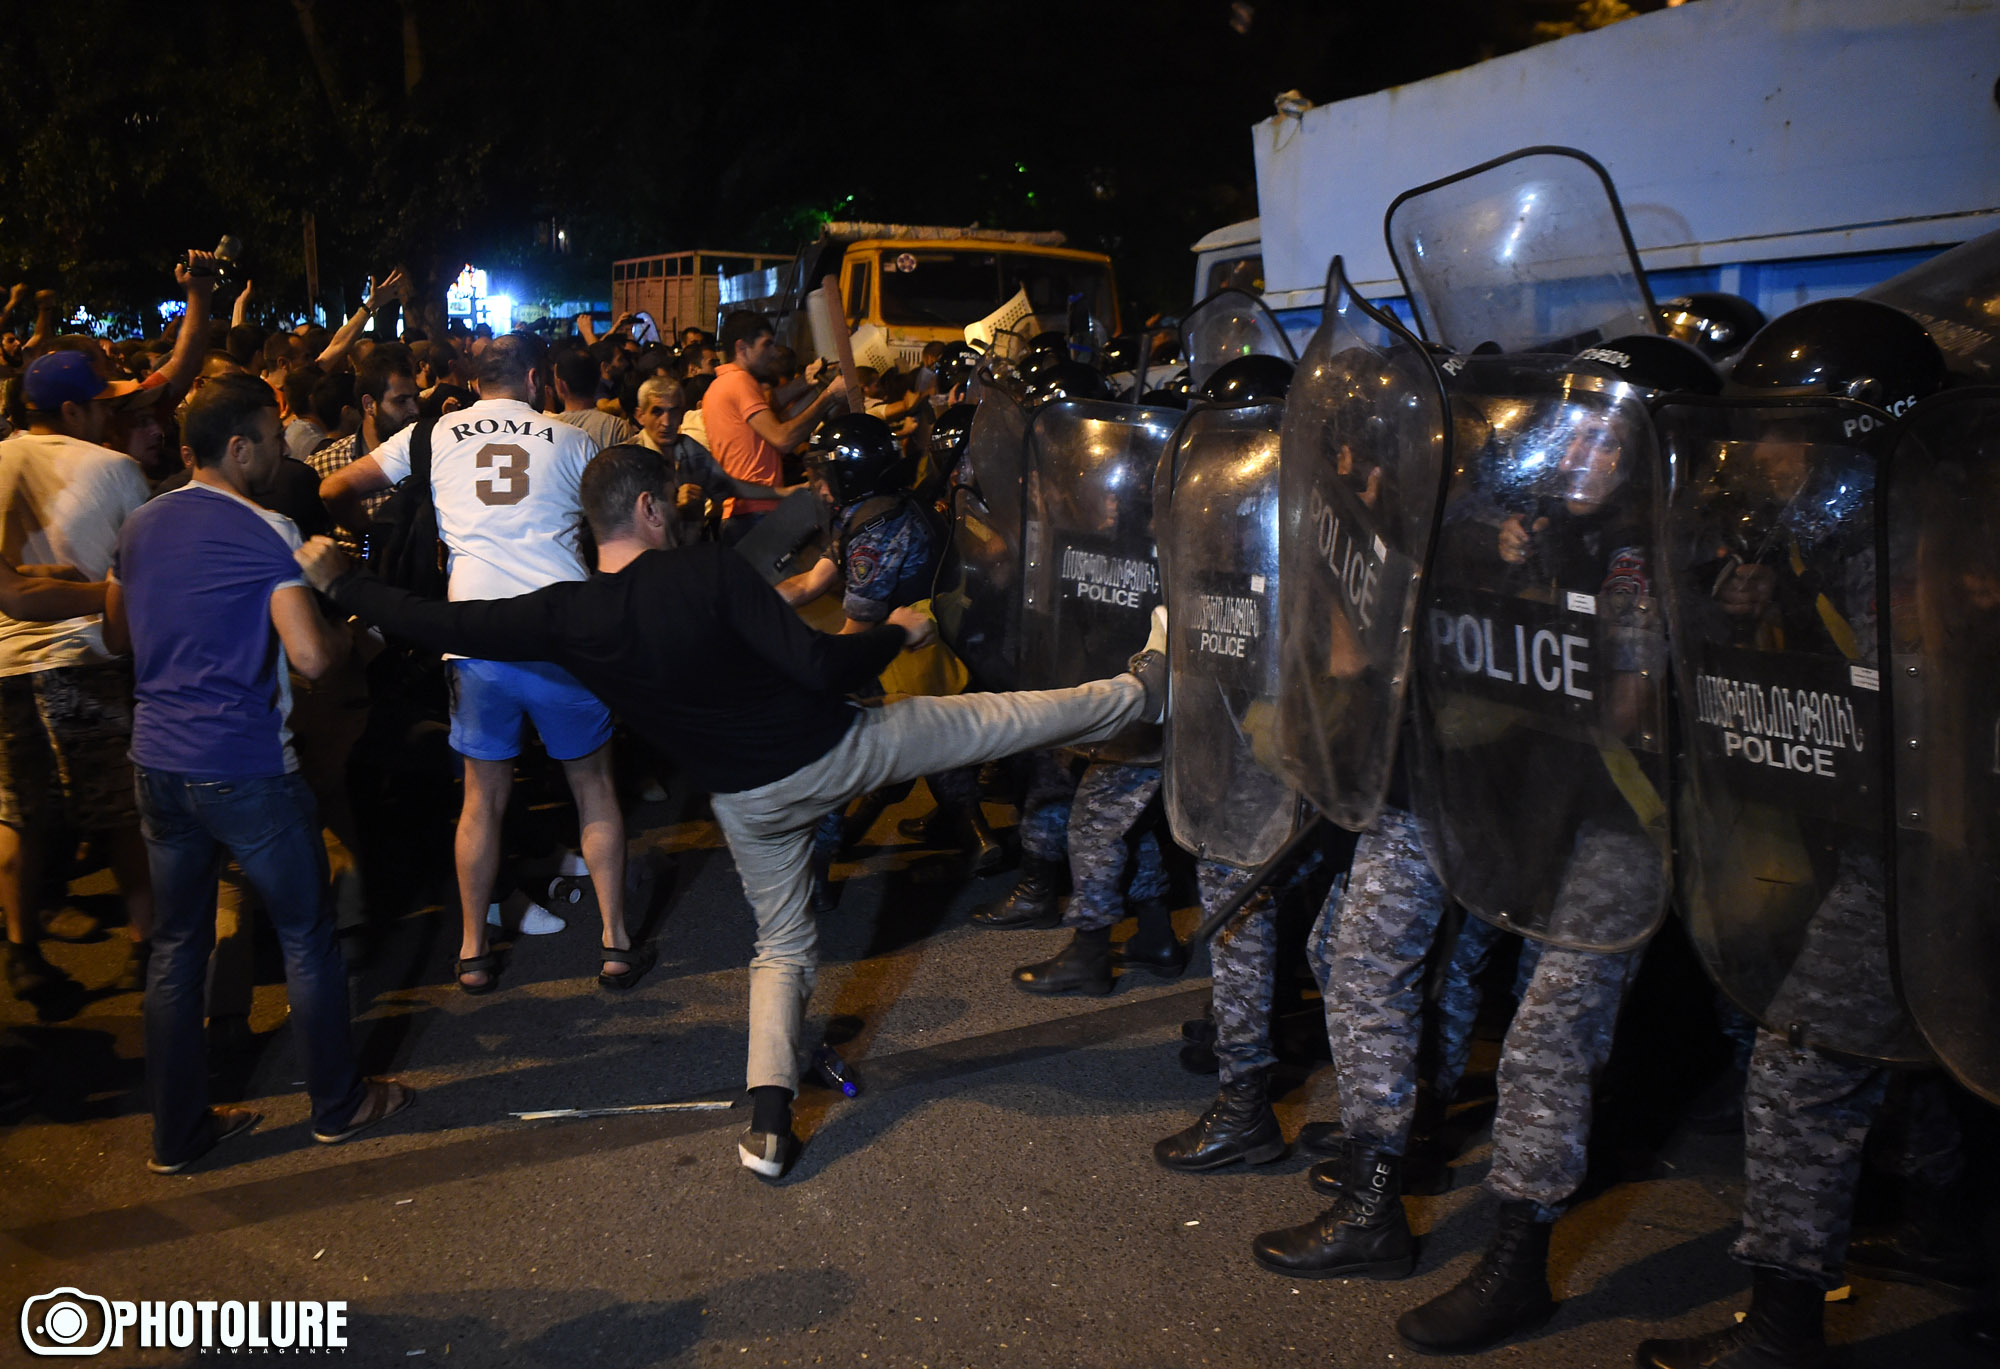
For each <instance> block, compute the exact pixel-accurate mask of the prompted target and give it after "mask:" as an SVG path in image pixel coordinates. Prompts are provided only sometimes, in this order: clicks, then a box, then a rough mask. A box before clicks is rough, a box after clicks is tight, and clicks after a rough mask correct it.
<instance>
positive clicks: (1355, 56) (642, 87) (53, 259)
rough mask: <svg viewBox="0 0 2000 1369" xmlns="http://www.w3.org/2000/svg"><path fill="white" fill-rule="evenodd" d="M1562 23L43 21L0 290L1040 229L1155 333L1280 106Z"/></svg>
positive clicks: (307, 2) (638, 2) (1273, 6)
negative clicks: (188, 260) (184, 267)
mask: <svg viewBox="0 0 2000 1369" xmlns="http://www.w3.org/2000/svg"><path fill="white" fill-rule="evenodd" d="M1646 7H1651V5H1650V4H1649V5H1647V6H1646ZM1575 12H1576V9H1575V0H1432V3H1429V4H1426V5H1420V6H1375V5H1363V4H1360V3H1342V2H1340V0H1259V2H1258V3H1256V4H1236V5H1233V6H1232V5H1230V4H1227V3H1223V0H1129V2H1121V3H1088V2H1087V0H1016V3H1014V4H1011V5H1008V6H994V5H992V4H990V3H986V2H985V0H931V3H928V4H924V5H909V4H903V3H897V2H895V0H891V2H889V3H883V4H879V5H876V6H871V7H865V8H864V7H857V6H847V5H815V6H796V7H793V6H775V7H774V6H761V5H746V4H741V3H718V2H717V0H687V3H683V4H679V5H675V6H662V5H659V4H657V3H653V2H652V0H644V2H642V0H602V2H601V3H595V4H592V5H588V6H585V5H557V4H550V3H547V2H546V0H338V3H335V0H212V3H208V4H194V5H179V6H137V5H130V4H126V3H121V2H120V0H66V2H65V3H63V4H61V5H52V6H44V7H41V8H40V9H38V10H36V12H35V14H34V16H33V22H23V23H14V24H10V25H7V26H4V28H0V127H4V128H6V129H7V130H8V131H9V133H10V134H11V135H12V137H11V142H12V143H13V145H14V149H15V153H14V155H13V156H12V157H9V158H4V159H0V276H7V277H8V279H16V278H25V279H28V280H29V281H31V282H32V283H34V284H36V285H56V286H59V287H60V288H61V289H62V291H63V292H64V295H65V296H66V299H67V300H68V302H70V303H71V304H73V305H77V306H82V307H86V308H89V309H90V310H91V311H92V312H94V313H97V314H100V315H106V314H113V313H122V314H124V315H126V316H134V315H143V314H144V313H146V312H148V311H149V310H150V308H151V305H152V304H153V303H156V302H158V301H159V300H161V299H163V298H165V297H166V296H167V295H168V294H170V293H171V289H170V285H169V277H168V267H169V264H170V262H171V261H172V259H173V257H174V255H175V254H176V253H178V252H179V251H180V250H182V249H183V248H186V247H191V246H194V247H208V246H210V245H212V244H213V243H214V242H215V240H216V238H217V237H218V236H219V235H220V234H221V233H223V232H232V233H235V234H237V235H238V236H239V237H241V238H243V239H244V240H245V242H246V244H247V245H248V249H249V254H250V258H251V271H250V274H251V275H253V276H254V277H255V279H256V280H257V284H258V292H259V294H260V295H261V296H262V297H263V299H264V301H265V303H266V306H267V307H272V308H277V309H282V310H285V311H288V312H296V311H297V310H299V309H301V308H303V307H304V305H305V303H306V300H305V283H304V260H303V248H302V236H301V231H302V226H303V221H304V217H305V215H306V214H308V213H311V214H312V215H314V217H315V221H316V225H317V231H318V243H319V262H320V275H321V281H322V295H323V297H325V298H326V302H328V303H329V304H332V305H334V306H335V307H338V306H339V305H340V304H341V303H342V302H343V301H344V302H346V303H349V304H351V303H352V302H353V300H354V299H355V298H356V295H355V291H356V288H357V287H358V286H359V284H360V282H361V280H362V278H363V277H364V276H365V275H366V274H367V273H369V272H370V271H380V270H384V269H386V268H387V267H388V266H389V265H391V264H392V263H402V264H404V265H405V266H406V267H407V268H408V269H409V271H410V273H411V275H412V278H413V279H414V280H415V281H416V282H417V285H418V289H419V297H420V298H428V299H429V300H430V301H431V303H432V305H433V306H435V304H436V303H437V302H438V301H439V300H440V299H441V293H442V290H443V286H444V284H445V283H446V282H448V281H449V280H450V279H451V278H452V277H453V276H454V275H456V273H457V270H458V268H459V266H460V265H461V264H463V263H465V262H467V261H476V262H478V263H479V264H480V265H482V266H486V267H488V268H489V269H494V268H497V269H499V270H501V271H502V272H503V273H504V272H506V271H508V270H518V271H526V272H532V273H533V274H534V275H535V276H536V278H537V279H538V280H539V281H541V282H543V283H544V285H545V286H546V287H547V288H548V289H550V290H551V291H552V292H560V291H562V290H563V289H565V288H568V289H574V290H576V291H577V292H578V293H588V294H597V295H599V296H602V295H603V294H604V293H606V291H607V289H608V284H609V269H608V268H609V263H610V261H611V260H612V259H613V258H615V257H618V256H623V255H635V254H640V253H651V252H659V251H666V250H673V249H680V248H689V247H696V246H701V247H711V248H749V249H761V250H773V249H775V250H790V249H791V248H792V247H794V246H796V244H797V243H798V242H799V241H800V240H801V239H802V238H803V237H806V236H809V235H810V233H811V232H812V231H813V227H814V225H815V224H816V223H817V222H818V221H820V220H823V219H825V218H827V217H831V216H836V215H837V216H843V217H854V218H865V219H874V220H887V221H900V222H917V223H955V224H969V223H980V224H984V225H987V226H990V227H1001V228H1060V229H1063V230H1064V231H1066V232H1067V233H1068V234H1069V235H1070V238H1071V240H1072V242H1074V243H1075V244H1077V245H1079V246H1085V247H1094V248H1100V249H1102V250H1106V251H1109V252H1111V253H1112V254H1113V256H1114V258H1116V260H1117V263H1118V269H1119V272H1120V276H1121V282H1122V284H1123V286H1124V289H1125V293H1126V294H1127V296H1128V298H1129V303H1130V304H1131V305H1135V306H1137V308H1138V309H1139V310H1140V311H1141V313H1142V314H1143V313H1145V312H1152V311H1156V310H1162V309H1164V310H1168V311H1172V310H1175V309H1178V308H1179V307H1182V306H1184V305H1185V303H1186V302H1187V293H1188V288H1189V287H1188V281H1189V278H1190V272H1189V265H1190V263H1189V259H1188V254H1187V248H1188V244H1189V243H1191V242H1192V241H1193V240H1194V239H1195V238H1196V237H1199V236H1200V235H1201V234H1203V233H1205V232H1207V231H1208V230H1209V229H1212V228H1215V227H1217V226H1219V225H1221V224H1224V223H1228V222H1231V221H1233V220H1235V219H1239V218H1246V217H1249V216H1250V215H1252V214H1254V213H1255V212H1256V200H1255V190H1254V175H1253V169H1252V165H1251V133H1250V129H1251V125H1253V124H1254V123H1255V122H1257V121H1258V120H1260V119H1262V118H1264V117H1266V116H1267V115H1268V114H1269V113H1270V109H1271V98H1272V96H1273V95H1274V94H1275V93H1276V92H1278V91H1281V90H1285V89H1288V88H1293V87H1296V88H1299V89H1302V90H1303V91H1305V93H1306V94H1307V95H1308V96H1310V97H1311V98H1312V99H1314V100H1315V101H1318V102H1320V103H1325V102H1327V101H1329V100H1334V99H1340V98H1344V97H1346V96H1349V95H1354V94H1360V93H1364V92H1366V91H1370V90H1375V89H1380V88H1382V87H1383V86H1386V85H1391V84H1396V83H1399V82H1403V81H1410V80H1416V79H1420V78H1421V77H1423V76H1427V75H1430V74H1433V73H1435V72H1437V71H1441V70H1446V69H1449V68H1451V67H1454V66H1459V65H1463V64H1465V63H1468V62H1471V61H1475V60H1478V59H1479V58H1480V57H1482V56H1487V55H1491V54H1492V53H1493V52H1495V51H1501V50H1506V49H1507V48H1510V47H1515V46H1520V45H1522V44H1524V43H1526V42H1528V41H1532V38H1533V26H1534V24H1535V23H1536V22H1537V21H1544V20H1550V19H1555V20H1559V21H1560V20H1567V19H1569V18H1571V16H1573V15H1574V14H1575ZM551 223H554V224H555V225H556V226H557V227H559V228H560V229H561V231H562V233H563V234H564V235H565V245H566V247H567V251H557V250H555V249H554V246H553V245H552V244H551V243H550V241H549V237H550V235H549V233H548V231H547V226H548V225H549V224H551ZM538 227H539V228H540V230H541V231H540V233H539V236H538V232H537V230H538ZM9 273H12V274H11V275H9ZM1128 312H1130V309H1129V308H1128Z"/></svg>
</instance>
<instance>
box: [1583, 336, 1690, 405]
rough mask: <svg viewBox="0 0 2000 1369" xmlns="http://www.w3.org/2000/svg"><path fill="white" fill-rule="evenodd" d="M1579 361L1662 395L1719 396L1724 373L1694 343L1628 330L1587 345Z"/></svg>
mask: <svg viewBox="0 0 2000 1369" xmlns="http://www.w3.org/2000/svg"><path fill="white" fill-rule="evenodd" d="M1576 359H1577V360H1578V361H1589V362H1595V363H1596V364H1597V365H1599V366H1602V367H1604V368H1605V369H1606V370H1608V371H1610V372H1611V373H1612V374H1614V375H1616V376H1617V377H1618V378H1619V379H1620V380H1622V381H1624V382H1626V383H1627V384H1628V385H1637V386H1639V387H1640V388H1641V389H1645V390H1652V391H1654V392H1656V393H1659V394H1675V393H1678V394H1689V395H1719V394H1721V393H1722V372H1720V371H1718V370H1716V369H1715V367H1714V366H1713V365H1712V364H1710V362H1709V359H1708V358H1707V357H1705V356H1703V355H1702V354H1701V351H1700V349H1698V348H1697V347H1695V345H1694V344H1693V343H1690V342H1682V341H1681V340H1680V339H1679V338H1672V337H1662V336H1661V335H1660V334H1658V333H1628V334H1626V335H1625V336H1624V337H1615V338H1612V339H1610V340H1609V341H1606V342H1600V343H1598V344H1597V345H1596V346H1595V347H1587V348H1585V349H1584V350H1583V351H1581V352H1578V353H1577V354H1576Z"/></svg>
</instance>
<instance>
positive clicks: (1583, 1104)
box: [1307, 809, 1648, 1220]
mask: <svg viewBox="0 0 2000 1369" xmlns="http://www.w3.org/2000/svg"><path fill="white" fill-rule="evenodd" d="M1625 864H1626V863H1621V862H1619V861H1616V860H1611V859H1608V858H1606V853H1604V852H1602V851H1599V850H1597V849H1595V845H1594V844H1593V843H1590V842H1587V841H1586V842H1581V843H1579V846H1578V850H1577V853H1576V855H1575V857H1574V858H1573V859H1572V861H1571V868H1570V869H1569V871H1568V872H1566V875H1565V879H1564V884H1565V892H1564V895H1563V896H1562V898H1561V899H1560V900H1559V903H1569V904H1573V905H1578V906H1580V905H1586V904H1595V905H1601V904H1605V903H1609V902H1615V901H1616V900H1618V899H1619V898H1621V897H1633V896H1637V895H1638V894H1639V893H1640V892H1642V891H1640V890H1639V889H1638V888H1637V885H1636V883H1635V884H1634V886H1633V888H1631V889H1629V890H1628V889H1622V888H1620V887H1619V886H1618V883H1617V881H1618V880H1620V879H1621V878H1626V877H1628V876H1624V875H1621V874H1620V873H1619V871H1620V870H1621V868H1625ZM1629 877H1630V878H1632V879H1634V880H1635V881H1636V880H1638V879H1641V878H1645V877H1648V876H1647V871H1646V867H1645V865H1644V863H1643V862H1640V863H1639V872H1638V874H1637V875H1632V876H1629ZM1444 899H1445V894H1444V889H1443V886H1442V885H1441V884H1440V883H1439V882H1438V879H1437V876H1436V875H1435V874H1434V873H1433V872H1432V870H1431V868H1430V864H1429V862H1428V861H1427V860H1426V859H1425V857H1424V851H1423V840H1422V836H1421V833H1420V831H1419V827H1418V824H1417V821H1416V819H1415V817H1414V816H1413V815H1411V814H1409V813H1407V812H1402V811H1399V810H1393V809H1392V810H1387V811H1385V812H1384V813H1383V815H1382V818H1381V820H1380V822H1379V823H1378V824H1377V826H1376V828H1375V830H1374V831H1372V832H1366V833H1363V834H1362V836H1361V840H1360V842H1359V844H1358V845H1357V846H1356V848H1355V854H1354V864H1353V866H1352V867H1351V868H1350V869H1349V871H1348V877H1347V880H1346V882H1345V886H1344V887H1343V886H1341V885H1336V886H1335V888H1334V890H1333V892H1332V893H1331V894H1329V895H1328V898H1327V902H1326V906H1325V907H1323V908H1322V909H1321V910H1320V916H1319V920H1318V922H1317V923H1315V925H1314V927H1313V933H1312V941H1311V944H1310V945H1309V946H1308V948H1307V952H1308V955H1309V957H1310V959H1311V961H1312V964H1313V969H1314V973H1315V974H1316V975H1317V976H1318V978H1319V980H1320V992H1321V995H1322V998H1323V1000H1324V1002H1325V1005H1326V1017H1327V1040H1328V1044H1329V1045H1330V1046H1331V1048H1332V1052H1333V1061H1334V1066H1335V1068H1336V1069H1337V1070H1338V1072H1339V1077H1340V1094H1341V1118H1342V1122H1343V1125H1344V1128H1345V1130H1346V1132H1347V1134H1348V1135H1349V1136H1351V1137H1353V1138H1354V1139H1355V1140H1356V1141H1358V1142H1360V1143H1362V1144H1365V1145H1372V1146H1379V1147H1380V1148H1382V1149H1384V1150H1388V1151H1391V1152H1393V1153H1396V1154H1401V1153H1402V1152H1403V1149H1404V1148H1405V1146H1406V1145H1407V1144H1408V1141H1409V1132H1410V1125H1411V1122H1412V1121H1413V1120H1414V1117H1415V1113H1416V1087H1417V1078H1416V1075H1417V1047H1418V1044H1419V1042H1420V1039H1421V1036H1422V1029H1423V1016H1422V1008H1423V979H1424V960H1425V957H1426V956H1427V955H1428V953H1429V952H1430V949H1431V945H1432V943H1433V941H1434V940H1435V939H1436V937H1437V931H1438V924H1439V922H1440V920H1441V918H1442V916H1443V911H1444ZM1524 949H1525V948H1524ZM1532 953H1533V955H1534V960H1533V970H1532V973H1531V974H1530V975H1529V977H1528V980H1527V983H1526V986H1525V988H1524V990H1523V992H1522V996H1521V1004H1520V1007H1519V1008H1518V1009H1517V1010H1516V1011H1515V1014H1514V1020H1513V1022H1512V1024H1511V1025H1510V1026H1509V1027H1508V1029H1507V1036H1506V1040H1505V1042H1504V1044H1503V1045H1502V1047H1501V1054H1500V1072H1499V1080H1498V1083H1499V1092H1500V1101H1499V1110H1498V1113H1497V1114H1496V1116H1495V1118H1494V1123H1493V1165H1492V1168H1491V1170H1490V1171H1489V1172H1488V1174H1487V1178H1486V1186H1487V1187H1488V1188H1490V1189H1492V1190H1493V1191H1494V1192H1495V1193H1496V1194H1498V1195H1499V1196H1500V1197H1502V1198H1507V1199H1513V1200H1516V1201H1524V1202H1532V1203H1534V1204H1535V1205H1536V1207H1537V1209H1538V1211H1539V1215H1540V1216H1541V1217H1542V1219H1543V1220H1553V1218H1554V1217H1555V1216H1556V1215H1557V1214H1558V1213H1559V1212H1560V1211H1561V1209H1562V1205H1563V1204H1564V1203H1565V1202H1567V1201H1568V1199H1569V1198H1570V1196H1571V1195H1572V1194H1574V1193H1575V1192H1576V1190H1577V1188H1578V1187H1579V1186H1580V1185H1581V1184H1582V1182H1583V1178H1584V1173H1585V1165H1586V1160H1587V1147H1588V1142H1589V1138H1590V1121H1591V1092H1592V1089H1593V1087H1594V1085H1595V1083H1596V1079H1597V1075H1598V1073H1599V1072H1600V1071H1601V1070H1602V1069H1603V1067H1604V1062H1605V1060H1606V1059H1607V1058H1609V1056H1610V1053H1611V1040H1612V1034H1613V1031H1614V1030H1615V1028H1616V1026H1617V1022H1618V1010H1619V1008H1620V1007H1621V1006H1622V1004H1623V1003H1624V998H1625V990H1626V989H1627V987H1629V985H1630V983H1631V978H1632V974H1633V972H1634V971H1635V969H1636V968H1637V965H1638V959H1639V953H1638V952H1637V951H1627V952H1622V953H1616V954H1605V953H1600V952H1595V951H1579V950H1570V949H1567V948H1565V947H1561V946H1554V945H1543V946H1539V947H1538V948H1533V952H1532ZM1472 1006H1473V1010H1474V1011H1476V1007H1477V1004H1476V1002H1475V1003H1474V1004H1473V1005H1472ZM1461 1012H1463V1008H1461Z"/></svg>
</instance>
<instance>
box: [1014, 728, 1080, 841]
mask: <svg viewBox="0 0 2000 1369" xmlns="http://www.w3.org/2000/svg"><path fill="white" fill-rule="evenodd" d="M1075 802H1076V772H1075V769H1074V768H1073V766H1072V763H1071V762H1070V761H1069V760H1068V759H1066V757H1065V755H1064V753H1061V752H1056V751H1037V752H1036V753H1035V755H1034V759H1033V764H1032V765H1031V767H1030V768H1029V772H1028V790H1027V793H1026V794H1024V795H1022V798H1021V822H1020V826H1019V827H1018V828H1017V829H1016V831H1017V833H1018V835H1019V836H1020V838H1021V854H1022V856H1024V857H1029V858H1032V859H1035V860H1045V861H1067V860H1068V859H1069V810H1070V805H1071V804H1073V803H1075Z"/></svg>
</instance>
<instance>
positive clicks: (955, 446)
mask: <svg viewBox="0 0 2000 1369" xmlns="http://www.w3.org/2000/svg"><path fill="white" fill-rule="evenodd" d="M978 412H979V408H978V406H977V405H974V404H954V405H952V406H951V407H950V408H949V409H946V410H945V411H944V412H943V413H941V414H939V415H938V416H937V421H936V422H935V423H933V424H931V436H930V444H931V446H930V451H931V469H932V470H934V471H936V472H938V473H939V474H940V475H948V474H949V473H950V472H951V471H952V470H954V469H955V468H956V467H957V466H958V463H959V461H960V460H961V459H963V457H964V456H965V444H966V443H967V442H970V441H971V440H972V416H973V415H974V414H975V413H978Z"/></svg>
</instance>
